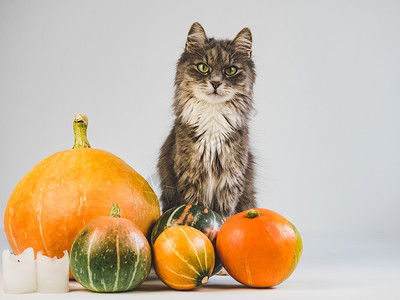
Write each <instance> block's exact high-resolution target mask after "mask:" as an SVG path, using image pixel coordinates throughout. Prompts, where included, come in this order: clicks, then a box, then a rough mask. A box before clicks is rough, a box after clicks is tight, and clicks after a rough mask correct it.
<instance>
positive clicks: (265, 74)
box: [0, 0, 400, 280]
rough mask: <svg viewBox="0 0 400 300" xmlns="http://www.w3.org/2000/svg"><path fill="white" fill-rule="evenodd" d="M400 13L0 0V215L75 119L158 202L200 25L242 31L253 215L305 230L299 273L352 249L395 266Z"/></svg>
mask: <svg viewBox="0 0 400 300" xmlns="http://www.w3.org/2000/svg"><path fill="white" fill-rule="evenodd" d="M399 13H400V2H399V1H382V0H381V1H354V0H346V1H320V0H315V1H311V0H307V1H278V0H277V1H261V0H260V1H232V0H231V1H185V0H182V1H162V0H160V1H154V0H152V1H77V0H71V1H50V0H49V1H5V0H0V112H1V114H0V134H1V136H0V140H1V147H0V166H1V167H0V175H1V177H0V179H1V180H0V213H1V215H2V214H3V213H4V209H5V206H6V203H7V200H8V197H9V196H10V194H11V192H12V190H13V188H14V187H15V185H16V184H17V183H18V181H19V180H20V179H21V178H22V177H23V176H24V175H25V174H26V173H27V172H28V171H29V170H30V169H31V168H32V167H33V166H34V165H35V164H37V163H38V162H39V161H40V160H42V159H43V158H45V157H46V156H48V155H50V154H52V153H54V152H56V151H61V150H64V149H69V148H71V147H72V145H73V131H72V121H73V116H74V115H75V114H76V113H85V114H87V115H88V117H89V133H88V136H89V141H90V143H91V145H92V147H94V148H100V149H104V150H108V151H110V152H112V153H114V154H116V155H117V156H119V157H121V158H122V159H124V160H125V161H126V162H127V163H128V164H130V165H131V166H132V167H133V168H135V169H136V170H137V171H138V172H139V173H140V174H142V176H143V177H145V178H147V179H148V180H149V181H150V184H152V186H153V187H154V189H155V191H156V192H157V193H158V192H159V188H158V186H157V183H158V181H157V178H156V176H155V174H156V163H157V159H158V152H159V149H160V146H161V145H162V143H163V141H164V139H165V137H166V136H167V134H168V132H169V130H170V127H171V124H172V121H173V115H172V109H171V104H172V99H173V91H174V90H173V80H174V75H175V64H176V61H177V59H178V58H179V55H180V54H181V52H182V51H183V47H184V44H185V40H186V34H187V32H188V30H189V28H190V25H191V24H192V23H193V22H194V21H198V22H200V23H201V24H202V25H203V26H204V28H205V30H206V32H207V34H208V35H209V36H214V37H216V38H233V37H234V36H235V35H236V34H237V33H238V32H239V31H240V30H241V29H242V28H243V27H246V26H247V27H250V29H251V31H252V33H253V40H254V43H253V55H254V61H255V63H256V69H257V75H258V76H257V81H256V85H255V108H256V110H255V112H254V117H253V121H252V123H251V140H252V145H253V148H254V150H255V154H256V156H257V191H258V195H257V199H258V203H259V206H260V207H266V208H270V209H273V210H275V211H277V212H279V213H281V214H283V215H284V216H285V217H287V218H288V219H289V220H291V221H292V222H293V223H294V224H295V225H296V227H297V228H298V229H299V231H300V233H301V234H302V237H303V242H304V256H303V260H304V262H303V264H304V265H306V264H307V261H308V260H309V261H311V260H312V259H314V261H315V258H316V257H324V253H323V251H325V250H323V249H330V247H329V241H338V242H334V244H335V247H336V248H335V249H339V250H341V251H339V252H338V253H340V255H341V256H346V255H348V254H349V255H350V254H351V255H352V256H351V255H350V256H349V257H348V259H350V260H351V257H356V256H357V251H359V250H354V251H346V250H344V249H353V248H352V245H353V244H354V243H355V244H354V245H359V248H354V249H361V250H360V251H363V249H364V250H365V247H366V248H369V249H375V248H374V247H378V248H379V249H381V250H382V251H383V250H385V249H386V250H387V249H389V248H390V249H391V250H396V251H397V250H399V251H397V252H396V251H394V252H396V254H395V259H396V260H395V264H396V266H397V267H399V261H400V260H399V255H398V254H397V253H398V252H399V253H400V247H399V243H397V242H398V241H399V240H400V233H399V232H400V231H399V227H400V218H399V217H398V213H399V210H400V205H399V203H400V201H399V197H400V184H399V178H400V134H399V129H400V55H399V53H400V34H399V31H400V18H399ZM0 227H1V232H0V248H8V247H9V246H8V244H7V241H6V238H5V234H4V226H3V224H1V226H0ZM365 240H368V241H371V242H370V243H366V244H365V243H364V244H363V243H358V242H357V243H356V242H355V241H365ZM318 241H324V243H327V241H328V244H327V245H326V246H325V247H320V243H319V242H318ZM393 242H394V244H395V245H396V246H395V248H393V247H392V246H390V245H392V244H393ZM321 243H322V242H321ZM332 243H333V242H332ZM362 245H364V246H362ZM385 245H388V246H387V247H386V246H385ZM391 247H392V248H391ZM372 252H373V251H372ZM304 268H305V267H304ZM298 272H300V271H298ZM397 274H398V273H397ZM293 280H294V279H293Z"/></svg>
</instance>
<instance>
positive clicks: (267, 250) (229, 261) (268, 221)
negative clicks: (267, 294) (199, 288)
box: [217, 208, 303, 287]
mask: <svg viewBox="0 0 400 300" xmlns="http://www.w3.org/2000/svg"><path fill="white" fill-rule="evenodd" d="M302 250H303V246H302V241H301V237H300V234H299V232H298V231H297V229H296V227H294V225H293V224H292V223H290V222H289V221H288V220H287V219H285V218H284V217H283V216H281V215H280V214H278V213H276V212H274V211H272V210H268V209H264V208H256V209H251V210H247V211H244V212H241V213H238V214H236V215H234V216H232V217H231V218H229V219H228V220H227V221H226V222H225V223H224V224H223V225H222V227H221V229H220V231H219V233H218V237H217V252H218V255H219V257H220V259H221V263H222V265H223V266H224V267H225V269H226V271H227V272H228V273H229V274H230V275H231V276H232V277H233V278H234V279H236V280H237V281H239V282H240V283H242V284H245V285H248V286H252V287H271V286H274V285H277V284H279V283H281V282H283V281H284V280H285V279H287V278H288V277H289V276H290V274H292V272H293V271H294V269H295V268H296V266H297V264H298V262H299V259H300V256H301V253H302Z"/></svg>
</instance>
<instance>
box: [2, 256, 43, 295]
mask: <svg viewBox="0 0 400 300" xmlns="http://www.w3.org/2000/svg"><path fill="white" fill-rule="evenodd" d="M3 286H4V291H5V292H6V293H11V294H17V293H31V292H36V265H35V255H34V253H33V249H32V248H27V249H25V251H24V252H22V254H20V255H14V254H11V253H10V251H9V250H8V249H6V250H4V251H3Z"/></svg>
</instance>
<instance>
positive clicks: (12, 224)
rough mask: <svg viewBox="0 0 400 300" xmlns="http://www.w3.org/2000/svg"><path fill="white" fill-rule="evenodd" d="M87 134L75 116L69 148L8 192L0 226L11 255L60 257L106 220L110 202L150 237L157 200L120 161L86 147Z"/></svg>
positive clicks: (83, 123)
mask: <svg viewBox="0 0 400 300" xmlns="http://www.w3.org/2000/svg"><path fill="white" fill-rule="evenodd" d="M86 129H87V117H86V116H85V115H76V116H75V120H74V132H75V145H74V147H73V149H70V150H65V151H61V152H57V153H54V154H52V155H50V156H49V157H47V158H45V159H44V160H42V161H41V162H39V163H38V164H37V165H36V166H35V167H34V168H33V169H32V170H31V171H30V172H29V173H28V174H26V175H25V177H23V178H22V180H21V181H20V182H19V183H18V184H17V186H16V187H15V189H14V191H13V192H12V194H11V196H10V199H9V200H8V203H7V207H6V210H5V214H4V226H5V232H6V235H7V239H8V242H9V244H10V246H11V248H12V250H13V251H14V253H16V254H20V253H21V252H23V251H24V250H25V249H26V248H28V247H32V248H33V249H34V251H35V254H36V253H37V252H38V251H41V252H42V253H43V254H44V255H46V256H49V257H54V256H57V257H61V256H62V255H63V250H68V251H70V248H71V245H72V243H73V240H74V238H75V236H76V234H77V233H78V232H79V231H80V230H81V229H82V227H83V226H84V225H85V224H86V223H88V222H89V221H91V220H92V219H94V218H97V217H100V216H104V215H107V214H108V212H109V210H110V207H111V205H112V204H113V203H115V202H118V203H119V205H120V208H121V210H123V211H124V217H125V218H126V219H129V220H131V221H133V222H134V223H135V224H136V225H137V226H138V227H139V229H140V230H141V231H142V232H143V233H144V234H145V235H146V236H149V234H150V229H151V226H152V224H153V223H154V222H155V221H156V220H157V219H158V217H159V216H160V206H159V202H158V199H157V196H156V195H155V193H154V192H153V190H152V189H151V187H150V186H149V184H148V183H147V182H146V180H145V179H144V178H143V177H142V176H140V175H139V174H138V173H137V172H136V171H135V170H134V169H132V168H131V167H130V166H129V165H128V164H127V163H125V162H124V161H123V160H122V159H120V158H118V157H117V156H115V155H113V154H111V153H109V152H107V151H103V150H99V149H93V148H90V145H89V143H88V141H87V138H86ZM70 274H71V273H70Z"/></svg>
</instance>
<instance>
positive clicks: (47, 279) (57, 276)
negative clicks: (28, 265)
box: [37, 250, 69, 293]
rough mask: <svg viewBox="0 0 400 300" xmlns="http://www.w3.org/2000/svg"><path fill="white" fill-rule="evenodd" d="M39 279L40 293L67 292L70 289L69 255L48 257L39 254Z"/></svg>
mask: <svg viewBox="0 0 400 300" xmlns="http://www.w3.org/2000/svg"><path fill="white" fill-rule="evenodd" d="M37 281H38V292H39V293H67V292H68V291H69V257H68V251H67V250H64V256H63V257H62V258H60V259H57V257H53V258H50V257H47V256H44V255H42V253H41V252H39V253H38V254H37Z"/></svg>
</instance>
